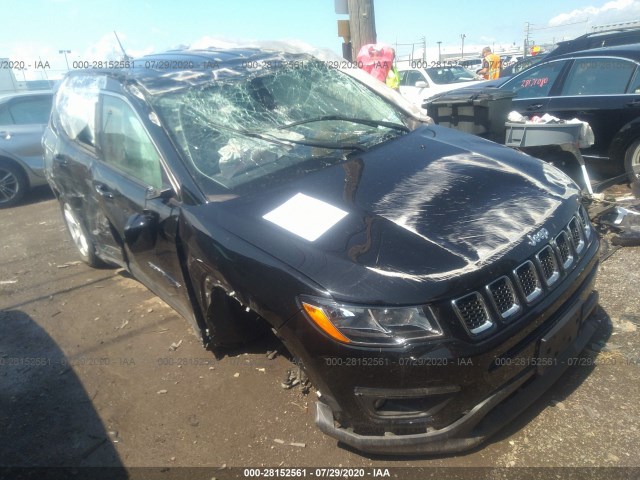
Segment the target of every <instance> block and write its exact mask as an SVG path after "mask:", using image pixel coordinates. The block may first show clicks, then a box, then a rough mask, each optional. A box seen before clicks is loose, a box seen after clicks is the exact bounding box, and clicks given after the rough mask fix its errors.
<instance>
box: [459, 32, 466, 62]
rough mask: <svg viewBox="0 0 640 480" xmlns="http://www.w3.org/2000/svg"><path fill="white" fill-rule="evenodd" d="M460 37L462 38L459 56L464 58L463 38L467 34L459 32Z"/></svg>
mask: <svg viewBox="0 0 640 480" xmlns="http://www.w3.org/2000/svg"><path fill="white" fill-rule="evenodd" d="M460 38H461V39H462V48H461V50H460V58H462V59H464V39H465V38H467V36H466V35H465V34H464V33H461V34H460Z"/></svg>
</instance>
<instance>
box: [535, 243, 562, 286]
mask: <svg viewBox="0 0 640 480" xmlns="http://www.w3.org/2000/svg"><path fill="white" fill-rule="evenodd" d="M536 259H537V260H538V265H540V268H541V269H542V278H544V281H545V283H546V284H547V286H548V287H550V286H551V285H553V284H554V283H556V281H558V278H560V270H559V269H558V261H557V260H556V256H555V254H554V253H553V249H552V248H551V246H550V245H547V246H546V247H544V248H543V249H542V250H540V252H539V253H538V254H536Z"/></svg>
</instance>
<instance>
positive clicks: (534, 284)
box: [514, 260, 542, 303]
mask: <svg viewBox="0 0 640 480" xmlns="http://www.w3.org/2000/svg"><path fill="white" fill-rule="evenodd" d="M514 274H515V277H516V282H517V284H518V286H519V287H520V292H522V295H523V296H524V298H525V300H526V301H527V303H531V302H533V301H534V300H535V299H536V298H538V297H539V296H540V295H542V284H541V283H540V277H539V276H538V273H537V272H536V267H535V266H534V265H533V262H532V261H531V260H527V261H526V262H524V263H523V264H522V265H520V266H519V267H518V268H516V269H515V271H514Z"/></svg>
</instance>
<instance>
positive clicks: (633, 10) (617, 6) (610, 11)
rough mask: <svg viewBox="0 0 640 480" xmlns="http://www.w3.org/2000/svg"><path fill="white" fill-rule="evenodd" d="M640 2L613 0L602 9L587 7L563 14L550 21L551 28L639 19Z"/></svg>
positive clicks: (634, 0) (635, 0)
mask: <svg viewBox="0 0 640 480" xmlns="http://www.w3.org/2000/svg"><path fill="white" fill-rule="evenodd" d="M638 14H640V2H638V1H637V0H612V1H609V2H607V3H605V4H604V5H602V6H601V7H593V6H587V7H584V8H580V9H576V10H572V11H571V12H568V13H561V14H560V15H556V16H555V17H553V18H552V19H551V20H549V26H551V27H558V26H561V25H566V24H569V23H574V22H587V21H588V22H589V23H590V24H591V25H599V24H605V23H622V22H627V21H629V19H630V18H638Z"/></svg>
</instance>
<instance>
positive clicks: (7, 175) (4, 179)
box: [0, 162, 29, 208]
mask: <svg viewBox="0 0 640 480" xmlns="http://www.w3.org/2000/svg"><path fill="white" fill-rule="evenodd" d="M27 190H29V181H28V180H27V177H26V175H25V174H24V172H23V171H22V170H21V169H20V167H17V166H16V165H14V164H11V163H4V162H2V163H0V208H7V207H13V206H14V205H16V204H17V203H19V202H20V200H22V199H23V198H24V196H25V194H26V193H27Z"/></svg>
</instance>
